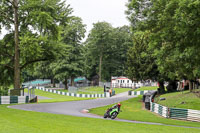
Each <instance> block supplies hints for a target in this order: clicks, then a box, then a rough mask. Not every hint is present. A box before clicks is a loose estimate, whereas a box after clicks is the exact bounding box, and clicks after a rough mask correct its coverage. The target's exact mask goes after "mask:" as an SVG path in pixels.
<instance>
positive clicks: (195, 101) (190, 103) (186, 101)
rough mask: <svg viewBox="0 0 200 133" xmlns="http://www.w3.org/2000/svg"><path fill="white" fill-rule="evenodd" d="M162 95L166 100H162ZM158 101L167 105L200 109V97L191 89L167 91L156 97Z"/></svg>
mask: <svg viewBox="0 0 200 133" xmlns="http://www.w3.org/2000/svg"><path fill="white" fill-rule="evenodd" d="M161 97H162V98H163V97H164V98H166V100H163V101H160V100H159V99H160V98H161ZM156 102H157V103H159V104H161V105H164V106H167V107H174V108H185V109H194V110H200V98H199V97H197V95H195V94H194V93H190V92H189V91H183V92H174V93H167V94H164V95H161V96H160V97H158V98H156Z"/></svg>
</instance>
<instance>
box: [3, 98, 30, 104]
mask: <svg viewBox="0 0 200 133" xmlns="http://www.w3.org/2000/svg"><path fill="white" fill-rule="evenodd" d="M28 101H29V97H28V96H0V104H12V103H28Z"/></svg>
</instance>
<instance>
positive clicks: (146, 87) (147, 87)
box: [134, 86, 158, 91]
mask: <svg viewBox="0 0 200 133" xmlns="http://www.w3.org/2000/svg"><path fill="white" fill-rule="evenodd" d="M157 88H158V87H157V86H144V87H141V88H138V89H135V90H134V91H144V90H157Z"/></svg>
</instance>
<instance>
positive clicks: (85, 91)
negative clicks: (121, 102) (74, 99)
mask: <svg viewBox="0 0 200 133" xmlns="http://www.w3.org/2000/svg"><path fill="white" fill-rule="evenodd" d="M114 90H115V94H119V93H122V92H126V91H129V90H131V89H130V88H114ZM60 91H62V92H68V90H60ZM77 93H78V94H103V93H104V88H103V87H86V88H81V89H79V90H78V92H77Z"/></svg>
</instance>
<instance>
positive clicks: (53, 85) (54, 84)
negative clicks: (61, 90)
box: [51, 78, 56, 87]
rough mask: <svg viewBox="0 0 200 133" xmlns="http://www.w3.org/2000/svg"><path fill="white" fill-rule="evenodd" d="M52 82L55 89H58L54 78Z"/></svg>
mask: <svg viewBox="0 0 200 133" xmlns="http://www.w3.org/2000/svg"><path fill="white" fill-rule="evenodd" d="M51 81H52V84H53V87H56V84H55V80H54V78H52V79H51Z"/></svg>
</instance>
